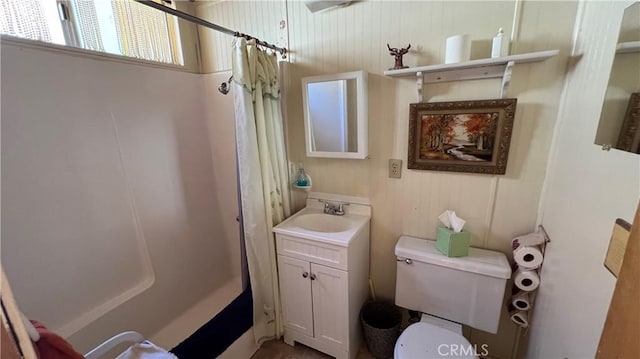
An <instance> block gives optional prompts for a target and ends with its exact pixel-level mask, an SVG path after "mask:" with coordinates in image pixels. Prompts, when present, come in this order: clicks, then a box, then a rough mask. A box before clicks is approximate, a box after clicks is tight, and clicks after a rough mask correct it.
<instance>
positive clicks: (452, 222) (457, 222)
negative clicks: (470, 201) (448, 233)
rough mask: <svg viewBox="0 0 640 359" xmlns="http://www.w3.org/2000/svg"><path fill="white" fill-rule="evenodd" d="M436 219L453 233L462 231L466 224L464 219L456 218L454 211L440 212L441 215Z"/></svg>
mask: <svg viewBox="0 0 640 359" xmlns="http://www.w3.org/2000/svg"><path fill="white" fill-rule="evenodd" d="M438 219H439V220H440V222H442V224H444V225H445V226H446V227H447V228H449V229H450V230H452V231H454V232H460V231H462V228H463V227H464V224H465V223H467V221H465V220H464V219H462V218H460V217H458V216H456V212H455V211H451V210H446V211H444V212H442V214H441V215H439V216H438Z"/></svg>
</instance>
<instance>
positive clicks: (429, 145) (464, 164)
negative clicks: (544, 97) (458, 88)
mask: <svg viewBox="0 0 640 359" xmlns="http://www.w3.org/2000/svg"><path fill="white" fill-rule="evenodd" d="M516 102H517V99H515V98H511V99H498V100H481V101H457V102H433V103H428V102H426V103H412V104H411V105H410V111H409V157H408V161H407V167H408V168H409V169H419V170H432V171H452V172H471V173H486V174H504V173H505V172H506V170H507V158H508V157H509V144H510V142H511V131H512V129H513V117H514V115H515V112H516Z"/></svg>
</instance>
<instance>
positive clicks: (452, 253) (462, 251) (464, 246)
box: [436, 226, 471, 257]
mask: <svg viewBox="0 0 640 359" xmlns="http://www.w3.org/2000/svg"><path fill="white" fill-rule="evenodd" d="M469 242H471V233H469V232H467V231H462V232H457V233H456V232H454V231H452V230H450V229H449V228H447V227H443V226H438V234H437V236H436V248H437V249H438V251H440V252H441V253H442V254H444V255H445V256H447V257H465V256H467V255H469Z"/></svg>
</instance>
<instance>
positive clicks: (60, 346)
mask: <svg viewBox="0 0 640 359" xmlns="http://www.w3.org/2000/svg"><path fill="white" fill-rule="evenodd" d="M30 322H31V324H33V326H34V327H36V330H37V331H38V333H39V334H40V340H38V341H37V342H35V344H34V348H35V350H36V355H37V356H38V359H84V356H83V355H82V354H80V353H78V352H77V351H75V350H74V349H73V347H72V346H71V344H69V342H67V341H66V340H64V338H62V337H61V336H59V335H58V334H56V333H54V332H52V331H50V330H49V329H47V327H45V326H44V325H42V324H41V323H39V322H37V321H35V320H31V321H30Z"/></svg>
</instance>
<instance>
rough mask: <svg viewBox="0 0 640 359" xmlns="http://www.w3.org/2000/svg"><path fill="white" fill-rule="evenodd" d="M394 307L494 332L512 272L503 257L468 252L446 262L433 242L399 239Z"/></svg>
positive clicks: (477, 250) (498, 253)
mask: <svg viewBox="0 0 640 359" xmlns="http://www.w3.org/2000/svg"><path fill="white" fill-rule="evenodd" d="M395 254H396V258H397V260H398V262H397V264H398V265H397V270H396V305H398V306H400V307H403V308H407V309H411V310H416V311H420V312H423V313H427V314H431V315H435V316H438V317H441V318H444V319H447V320H451V321H454V322H458V323H462V324H466V325H468V326H470V327H473V328H476V329H480V330H484V331H486V332H489V333H494V334H495V333H496V332H497V331H498V324H499V322H500V312H501V310H502V304H503V297H504V290H505V285H506V282H507V279H509V277H511V268H510V267H509V262H508V261H507V257H506V256H505V255H504V253H501V252H495V251H490V250H486V249H479V248H469V256H467V257H459V258H449V257H447V256H445V255H444V254H442V253H440V252H438V250H437V249H436V242H435V241H432V240H427V239H420V238H415V237H409V236H402V237H400V239H399V240H398V243H397V244H396V249H395Z"/></svg>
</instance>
